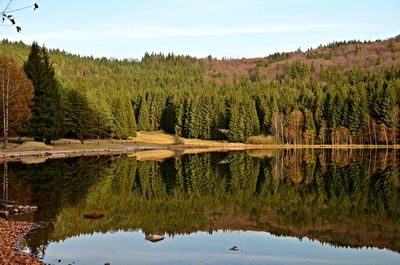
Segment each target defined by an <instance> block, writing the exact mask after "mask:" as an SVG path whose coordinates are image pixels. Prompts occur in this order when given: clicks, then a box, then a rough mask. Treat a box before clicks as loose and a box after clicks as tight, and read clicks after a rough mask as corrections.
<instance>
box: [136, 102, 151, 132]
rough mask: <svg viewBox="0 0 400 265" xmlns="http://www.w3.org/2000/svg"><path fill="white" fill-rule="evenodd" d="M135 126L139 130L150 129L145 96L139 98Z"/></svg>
mask: <svg viewBox="0 0 400 265" xmlns="http://www.w3.org/2000/svg"><path fill="white" fill-rule="evenodd" d="M137 127H138V130H139V131H150V130H151V127H150V115H149V108H148V106H147V101H146V97H145V96H143V97H142V99H141V100H140V107H139V113H138V121H137Z"/></svg>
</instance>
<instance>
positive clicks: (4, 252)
mask: <svg viewBox="0 0 400 265" xmlns="http://www.w3.org/2000/svg"><path fill="white" fill-rule="evenodd" d="M31 229H32V224H31V223H28V222H19V221H18V222H14V221H9V220H6V219H3V218H1V217H0V260H1V262H2V263H1V264H2V265H12V264H27V265H43V264H44V263H43V262H41V261H40V260H38V259H37V258H35V257H33V256H30V255H28V254H26V253H23V252H21V251H20V250H19V246H18V245H19V242H20V240H21V239H22V238H23V236H24V235H25V234H26V233H28V232H29V231H30V230H31Z"/></svg>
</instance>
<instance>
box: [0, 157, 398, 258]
mask: <svg viewBox="0 0 400 265" xmlns="http://www.w3.org/2000/svg"><path fill="white" fill-rule="evenodd" d="M396 152H397V153H396ZM30 162H32V161H30ZM1 171H2V172H1V174H2V175H5V174H4V173H5V170H4V167H2V169H1ZM6 173H7V174H6V176H7V180H8V182H7V183H8V186H7V189H4V188H3V189H1V192H0V194H1V195H2V197H3V198H7V199H9V200H16V201H18V202H19V203H21V204H28V205H37V206H38V211H37V212H32V213H26V214H22V215H14V216H12V217H10V219H12V220H26V221H31V222H34V223H37V224H39V226H38V227H37V228H36V229H34V230H32V231H31V232H29V233H28V234H27V235H26V236H25V238H24V239H23V241H22V242H21V246H22V248H23V249H24V251H26V252H29V253H31V254H33V255H36V256H38V257H39V258H40V259H42V260H43V261H44V262H46V263H49V264H88V265H92V264H105V263H106V262H108V263H110V264H122V265H125V264H160V263H162V264H171V265H172V264H210V265H211V264H400V254H399V253H400V204H399V203H400V174H399V154H398V151H396V150H390V149H389V150H369V149H356V150H347V149H340V150H315V149H314V150H308V149H293V150H291V149H289V150H253V151H245V152H215V153H201V154H183V153H182V154H181V155H178V156H177V157H174V158H168V159H165V160H163V161H138V160H137V159H136V158H135V157H134V156H129V155H128V156H127V155H123V156H98V157H78V158H63V159H56V160H48V161H46V162H43V163H37V164H31V163H23V162H22V161H20V162H8V163H7V172H6ZM6 191H7V192H6ZM94 213H96V214H101V215H104V217H102V218H99V219H87V218H85V217H84V216H85V215H87V214H94ZM151 236H153V239H154V238H156V237H161V236H163V240H159V241H157V242H152V241H149V240H146V239H145V238H147V239H149V237H150V239H151ZM158 239H161V238H158Z"/></svg>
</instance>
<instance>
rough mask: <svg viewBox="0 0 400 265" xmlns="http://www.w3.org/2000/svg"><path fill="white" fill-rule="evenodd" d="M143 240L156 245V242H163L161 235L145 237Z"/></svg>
mask: <svg viewBox="0 0 400 265" xmlns="http://www.w3.org/2000/svg"><path fill="white" fill-rule="evenodd" d="M144 239H146V240H148V241H150V242H153V243H156V242H158V241H161V240H163V239H164V236H163V235H149V236H146V237H145V238H144Z"/></svg>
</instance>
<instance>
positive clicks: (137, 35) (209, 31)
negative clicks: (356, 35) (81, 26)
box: [10, 24, 355, 42]
mask: <svg viewBox="0 0 400 265" xmlns="http://www.w3.org/2000/svg"><path fill="white" fill-rule="evenodd" d="M353 26H355V25H349V24H319V25H286V26H284V25H283V26H238V27H233V26H227V27H220V26H199V27H166V26H144V27H126V28H116V29H106V30H62V31H53V32H43V33H37V34H34V35H33V34H32V35H29V34H26V35H24V36H21V35H13V36H10V37H11V39H13V38H17V39H20V38H21V37H23V39H24V40H34V39H36V40H39V41H41V42H43V41H44V42H45V41H94V40H104V39H111V40H132V39H149V38H179V37H193V38H197V37H210V36H226V35H246V34H261V33H286V32H295V31H313V30H323V29H338V28H348V27H353Z"/></svg>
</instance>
